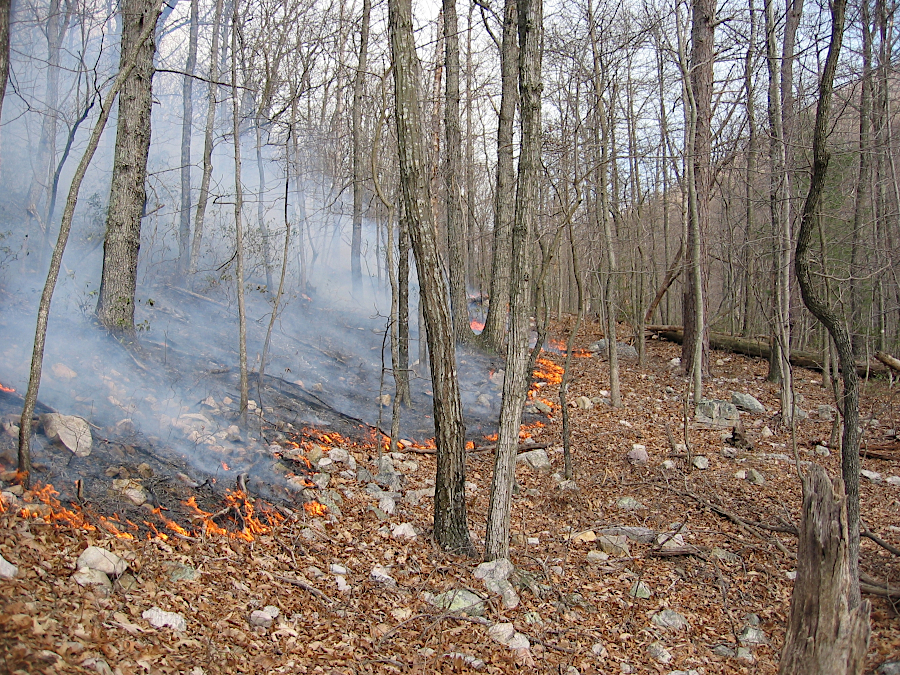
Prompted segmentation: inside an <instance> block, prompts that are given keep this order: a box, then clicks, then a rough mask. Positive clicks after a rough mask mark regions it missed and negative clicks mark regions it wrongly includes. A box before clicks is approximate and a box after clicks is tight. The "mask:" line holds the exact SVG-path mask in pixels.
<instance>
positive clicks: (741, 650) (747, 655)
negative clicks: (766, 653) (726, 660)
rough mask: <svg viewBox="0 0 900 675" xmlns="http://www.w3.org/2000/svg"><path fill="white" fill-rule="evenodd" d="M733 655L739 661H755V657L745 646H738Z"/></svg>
mask: <svg viewBox="0 0 900 675" xmlns="http://www.w3.org/2000/svg"><path fill="white" fill-rule="evenodd" d="M735 657H737V659H738V660H739V661H747V662H748V663H753V662H754V661H756V659H755V658H753V652H751V651H750V650H749V649H747V648H746V647H738V648H737V652H736V653H735Z"/></svg>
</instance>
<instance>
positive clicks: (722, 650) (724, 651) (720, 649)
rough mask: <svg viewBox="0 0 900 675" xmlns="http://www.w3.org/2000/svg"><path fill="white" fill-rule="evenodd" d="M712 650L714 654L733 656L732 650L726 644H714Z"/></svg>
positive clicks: (728, 657)
mask: <svg viewBox="0 0 900 675" xmlns="http://www.w3.org/2000/svg"><path fill="white" fill-rule="evenodd" d="M712 652H713V654H715V655H716V656H722V657H724V658H727V659H733V658H734V650H733V649H732V648H731V647H729V646H727V645H716V646H715V647H713V649H712Z"/></svg>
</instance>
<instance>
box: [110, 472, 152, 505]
mask: <svg viewBox="0 0 900 675" xmlns="http://www.w3.org/2000/svg"><path fill="white" fill-rule="evenodd" d="M112 486H113V490H115V491H116V492H118V493H119V494H120V495H122V496H123V497H125V499H127V500H128V501H130V502H131V503H132V504H134V505H135V506H140V505H142V504H145V503H146V502H147V501H148V500H149V499H150V493H149V492H147V490H146V488H145V487H144V486H143V485H142V484H141V481H139V480H136V479H134V478H116V479H114V480H113V482H112Z"/></svg>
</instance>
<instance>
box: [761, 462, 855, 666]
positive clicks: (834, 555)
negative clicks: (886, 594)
mask: <svg viewBox="0 0 900 675" xmlns="http://www.w3.org/2000/svg"><path fill="white" fill-rule="evenodd" d="M846 501H847V498H846V496H845V495H844V483H843V481H842V480H841V479H840V478H835V479H834V480H833V481H832V480H831V479H829V477H828V475H827V474H826V473H825V470H824V469H823V468H822V467H820V466H815V465H814V466H811V467H810V470H809V473H808V474H807V475H805V476H804V477H803V518H802V521H801V525H800V535H799V538H798V543H797V579H796V581H795V582H794V593H793V596H792V597H791V614H790V619H789V621H788V628H787V635H786V636H785V641H784V650H783V651H782V654H781V665H780V667H779V669H778V673H779V675H859V674H860V673H862V672H863V666H864V663H865V658H866V651H867V649H868V646H869V633H870V628H869V610H870V607H869V602H868V600H865V601H863V602H862V603H860V604H859V605H858V606H856V607H852V606H851V603H852V598H853V597H854V593H853V590H852V589H853V587H854V585H858V584H859V580H858V579H853V578H852V576H851V569H852V567H851V565H850V560H849V550H850V541H849V533H848V527H847V504H846ZM855 596H856V597H859V595H858V592H857V593H856V594H855Z"/></svg>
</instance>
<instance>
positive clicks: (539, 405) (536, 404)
mask: <svg viewBox="0 0 900 675" xmlns="http://www.w3.org/2000/svg"><path fill="white" fill-rule="evenodd" d="M530 407H532V408H534V410H535V411H537V412H539V413H544V414H545V415H549V414H550V413H552V412H553V408H551V407H550V406H549V405H547V404H546V403H544V402H543V401H541V400H537V401H533V402H532V403H531V404H530Z"/></svg>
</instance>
